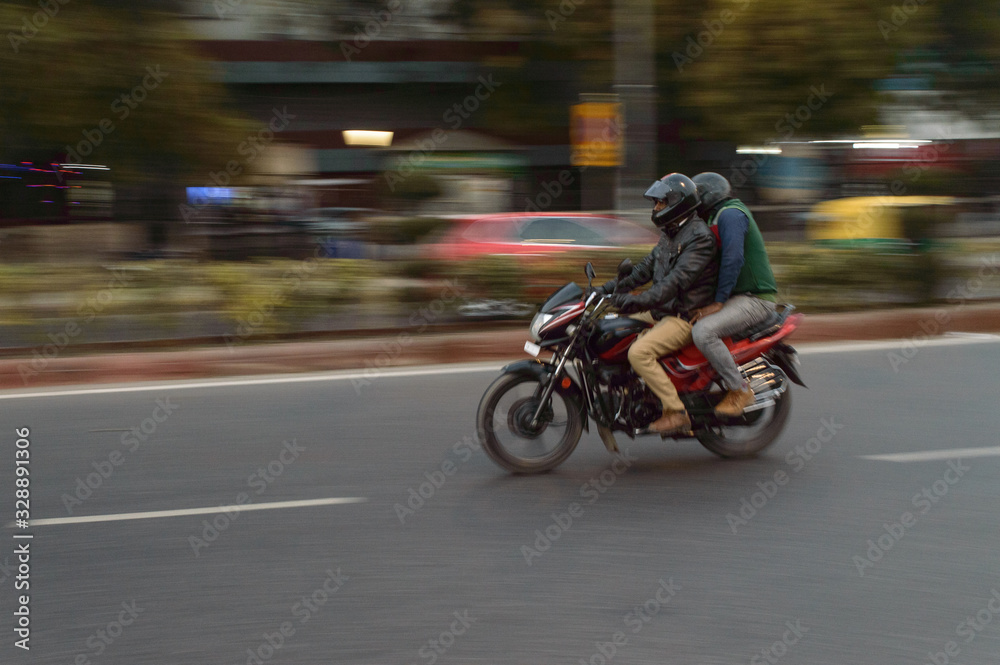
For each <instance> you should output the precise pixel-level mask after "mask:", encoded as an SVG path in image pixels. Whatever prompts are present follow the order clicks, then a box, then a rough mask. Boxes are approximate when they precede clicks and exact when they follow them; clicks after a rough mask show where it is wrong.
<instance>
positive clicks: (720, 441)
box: [695, 390, 792, 458]
mask: <svg viewBox="0 0 1000 665" xmlns="http://www.w3.org/2000/svg"><path fill="white" fill-rule="evenodd" d="M791 410H792V396H791V391H789V390H785V392H783V393H781V394H780V395H778V396H777V397H776V398H775V399H774V406H769V407H766V408H764V409H762V410H761V411H760V412H759V415H757V416H756V417H755V420H754V421H753V422H752V423H751V424H750V425H749V426H747V425H737V426H721V425H720V426H716V427H710V428H708V429H702V430H698V431H696V432H695V436H696V437H697V438H698V441H699V442H700V443H701V445H703V446H705V447H706V448H708V449H709V450H710V451H712V452H713V453H715V454H716V455H718V456H719V457H730V458H738V457H753V456H754V455H756V454H758V453H759V452H761V451H762V450H764V449H765V448H767V447H768V446H770V445H771V444H772V443H774V442H775V441H776V440H777V438H778V435H779V434H781V430H783V429H784V428H785V423H786V422H787V421H788V414H789V413H791ZM751 415H753V414H751ZM762 420H763V421H764V422H761V421H762ZM751 428H753V429H752V430H751ZM741 434H743V435H745V436H740V435H741Z"/></svg>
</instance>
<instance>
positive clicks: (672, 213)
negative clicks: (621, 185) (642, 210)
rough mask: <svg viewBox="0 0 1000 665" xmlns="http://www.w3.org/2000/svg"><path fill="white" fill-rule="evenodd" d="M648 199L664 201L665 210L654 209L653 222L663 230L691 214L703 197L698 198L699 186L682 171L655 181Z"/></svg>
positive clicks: (647, 191)
mask: <svg viewBox="0 0 1000 665" xmlns="http://www.w3.org/2000/svg"><path fill="white" fill-rule="evenodd" d="M643 196H645V197H646V198H647V199H649V200H650V201H652V202H653V203H656V202H657V201H663V202H664V203H665V204H666V207H665V208H664V209H663V210H659V211H657V210H655V209H654V210H653V214H652V220H653V224H656V226H657V227H658V228H659V229H660V230H661V231H666V230H667V229H669V228H671V227H673V226H675V225H676V224H678V223H679V222H683V221H684V220H685V219H687V218H688V217H690V216H691V213H693V212H694V211H695V209H696V208H697V207H698V204H699V203H700V202H701V199H699V198H698V187H697V186H696V185H695V184H694V182H693V181H692V180H691V178H689V177H687V176H686V175H683V174H681V173H670V174H668V175H665V176H663V177H662V178H660V179H659V180H657V181H656V182H654V183H653V184H652V185H651V186H650V188H649V189H647V190H646V193H645V194H643Z"/></svg>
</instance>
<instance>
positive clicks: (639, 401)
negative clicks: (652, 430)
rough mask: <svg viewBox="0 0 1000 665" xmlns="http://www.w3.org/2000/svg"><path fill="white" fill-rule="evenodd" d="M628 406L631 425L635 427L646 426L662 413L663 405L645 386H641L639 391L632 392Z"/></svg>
mask: <svg viewBox="0 0 1000 665" xmlns="http://www.w3.org/2000/svg"><path fill="white" fill-rule="evenodd" d="M637 388H638V386H637ZM629 406H630V407H631V413H630V416H631V418H632V426H633V427H635V428H637V429H642V428H644V427H646V426H647V425H649V424H650V423H651V422H653V421H654V420H656V419H657V418H659V417H660V416H661V415H662V413H663V405H661V404H660V400H659V399H657V397H656V395H654V394H653V393H652V392H650V390H649V388H647V387H646V386H641V392H638V391H637V392H636V393H634V396H633V399H632V400H631V403H630V404H629Z"/></svg>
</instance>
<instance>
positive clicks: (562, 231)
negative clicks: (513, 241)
mask: <svg viewBox="0 0 1000 665" xmlns="http://www.w3.org/2000/svg"><path fill="white" fill-rule="evenodd" d="M520 237H521V240H523V241H525V242H537V243H558V244H560V245H607V244H609V243H608V239H607V238H605V237H604V236H603V235H601V234H600V233H598V232H597V231H595V230H593V229H590V228H587V227H586V226H583V225H582V224H578V223H577V222H575V221H571V220H569V219H563V218H561V217H542V218H540V219H533V220H531V221H530V222H528V223H527V224H525V225H524V228H522V229H521V233H520Z"/></svg>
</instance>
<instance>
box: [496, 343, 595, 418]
mask: <svg viewBox="0 0 1000 665" xmlns="http://www.w3.org/2000/svg"><path fill="white" fill-rule="evenodd" d="M500 371H501V373H502V374H519V375H522V376H529V377H531V378H533V379H537V380H538V381H540V382H544V381H546V380H548V378H549V377H551V376H552V373H553V372H555V371H556V367H555V365H553V364H551V363H547V362H542V361H541V360H518V361H517V362H515V363H511V364H510V365H506V366H505V367H504V368H503V369H502V370H500ZM555 390H556V392H557V393H559V394H560V395H562V396H563V397H565V398H566V399H567V401H569V403H570V404H572V405H573V408H575V409H576V410H577V412H578V413H579V414H580V418H581V419H582V420H583V428H584V429H585V430H586V431H588V432H589V431H590V418H589V414H588V411H587V399H586V397H585V396H584V394H583V390H581V389H580V386H579V384H577V382H576V380H575V379H574V378H573V377H572V376H571V375H570V374H569V372H563V375H562V378H560V379H559V384H558V385H556V388H555Z"/></svg>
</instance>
